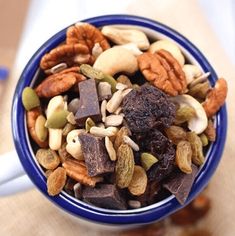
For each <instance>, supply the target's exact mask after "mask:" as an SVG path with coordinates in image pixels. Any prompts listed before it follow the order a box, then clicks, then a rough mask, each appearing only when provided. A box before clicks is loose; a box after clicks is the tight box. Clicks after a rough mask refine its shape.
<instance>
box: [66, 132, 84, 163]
mask: <svg viewBox="0 0 235 236" xmlns="http://www.w3.org/2000/svg"><path fill="white" fill-rule="evenodd" d="M83 132H85V130H84V129H74V130H72V131H70V132H69V133H68V135H67V138H66V141H67V145H66V151H67V152H68V153H69V154H70V155H71V156H72V157H74V158H75V159H77V160H84V157H83V153H82V147H81V143H80V141H79V138H78V135H79V134H81V133H83Z"/></svg>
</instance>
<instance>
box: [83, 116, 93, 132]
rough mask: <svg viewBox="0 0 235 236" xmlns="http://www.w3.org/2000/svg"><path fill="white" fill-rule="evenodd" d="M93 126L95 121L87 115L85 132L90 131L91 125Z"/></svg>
mask: <svg viewBox="0 0 235 236" xmlns="http://www.w3.org/2000/svg"><path fill="white" fill-rule="evenodd" d="M93 126H95V122H94V121H93V120H92V119H91V118H90V117H88V118H87V119H86V122H85V129H86V131H87V132H90V129H91V127H93Z"/></svg>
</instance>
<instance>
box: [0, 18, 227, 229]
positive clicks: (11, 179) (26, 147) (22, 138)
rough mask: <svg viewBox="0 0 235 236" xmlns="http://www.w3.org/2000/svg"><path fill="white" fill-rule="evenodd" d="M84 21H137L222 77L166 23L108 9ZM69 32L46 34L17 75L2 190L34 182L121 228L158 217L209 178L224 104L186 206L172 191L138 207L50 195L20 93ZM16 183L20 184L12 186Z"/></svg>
mask: <svg viewBox="0 0 235 236" xmlns="http://www.w3.org/2000/svg"><path fill="white" fill-rule="evenodd" d="M83 22H88V23H90V24H93V25H94V26H96V27H102V26H105V25H117V26H119V27H123V28H125V27H133V28H137V29H140V30H142V31H143V32H145V33H146V34H147V35H148V36H149V37H150V38H152V39H165V38H166V39H170V40H172V41H174V42H175V43H176V44H177V45H178V46H179V47H180V49H181V51H182V52H183V54H184V56H185V57H186V58H187V60H188V61H189V62H191V63H192V64H195V65H197V66H199V68H201V70H202V71H203V72H208V71H209V72H210V73H211V75H210V76H209V81H210V83H211V84H212V85H214V84H215V82H216V80H217V75H216V72H215V71H214V69H213V68H212V66H211V65H210V63H209V62H208V60H207V59H206V58H205V56H204V55H203V54H202V53H201V52H200V51H199V49H197V47H196V46H194V45H193V44H192V43H191V42H190V41H189V40H188V39H186V38H185V37H184V36H182V35H181V34H179V33H178V32H176V31H175V30H173V29H171V28H169V27H168V26H166V25H164V24H162V23H159V22H156V21H153V20H150V19H147V18H143V17H137V16H131V15H105V16H99V17H94V18H90V19H86V20H84V21H83ZM65 37H66V29H63V30H61V31H60V32H58V33H57V34H55V35H54V36H53V37H51V38H50V39H49V40H47V41H46V42H45V43H44V44H43V45H42V46H41V47H40V48H39V49H38V51H37V52H36V53H35V54H34V55H33V56H32V58H31V59H30V61H29V62H28V64H27V65H26V67H25V69H24V71H23V72H22V74H21V77H20V79H19V81H18V84H17V87H16V89H15V94H14V98H13V104H12V118H11V119H12V131H13V138H14V143H15V149H16V151H14V152H11V153H7V154H5V155H4V156H3V158H2V159H1V162H4V170H1V171H0V172H1V173H0V195H2V196H3V195H9V194H12V193H14V192H16V191H20V190H25V189H27V188H29V187H31V186H32V183H33V185H35V186H36V187H37V188H38V190H40V191H41V193H42V194H43V195H44V196H45V197H46V198H47V199H48V200H50V201H51V202H52V203H53V204H55V205H56V206H58V207H59V208H61V209H62V210H64V211H66V212H67V213H69V215H73V216H75V218H78V219H83V220H85V221H86V222H93V223H96V224H99V225H108V226H118V227H120V226H121V228H124V227H135V226H140V225H142V224H146V223H152V222H155V221H159V220H161V219H163V218H165V217H167V216H168V215H170V214H172V213H174V212H175V211H177V210H178V209H180V208H182V207H184V206H185V205H187V204H188V203H189V202H190V201H192V200H193V199H194V198H195V197H196V196H197V195H198V194H199V193H200V192H201V191H202V190H203V188H204V187H205V186H206V185H207V184H208V182H209V180H210V179H211V177H212V175H213V174H214V172H215V170H216V168H217V166H218V164H219V161H220V159H221V156H222V152H223V149H224V144H225V139H226V129H227V113H226V107H225V105H224V106H223V107H222V108H221V109H220V111H219V112H218V113H217V114H216V116H215V126H216V134H217V139H216V141H215V142H213V143H212V144H211V145H210V147H209V149H208V151H207V154H206V161H205V163H204V164H203V166H202V167H201V168H200V171H199V173H198V175H197V177H196V180H195V182H194V184H193V186H192V189H191V192H190V194H189V197H188V199H187V201H186V203H185V204H184V205H183V206H182V205H180V204H179V203H178V201H177V200H176V198H175V197H174V196H173V195H171V196H169V197H167V198H166V199H164V200H162V201H160V202H157V203H155V204H152V205H149V206H147V207H143V208H139V209H133V210H111V209H103V208H98V207H95V206H91V205H89V204H87V203H85V202H82V201H80V200H78V199H75V198H73V197H72V196H70V195H68V194H67V193H66V192H65V191H62V192H61V193H60V194H59V195H58V196H55V197H50V196H48V194H47V186H46V177H45V174H44V172H43V170H42V169H41V167H40V166H39V165H38V163H37V161H36V158H35V154H34V152H33V150H32V147H31V144H30V141H29V135H28V132H27V127H26V117H25V110H24V107H23V105H22V101H21V95H22V91H23V89H24V87H26V86H31V87H32V86H34V83H35V81H36V80H37V76H38V73H39V70H40V69H39V63H40V59H41V58H42V56H43V55H44V54H45V53H46V52H48V51H50V50H51V49H53V48H55V47H56V46H57V45H59V44H60V43H61V42H63V41H64V40H65ZM0 166H2V165H0ZM22 167H23V168H22ZM12 186H17V187H14V188H13V187H12Z"/></svg>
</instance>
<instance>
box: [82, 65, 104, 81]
mask: <svg viewBox="0 0 235 236" xmlns="http://www.w3.org/2000/svg"><path fill="white" fill-rule="evenodd" d="M80 72H81V73H82V74H84V75H85V76H87V77H89V78H91V79H98V80H101V79H103V78H104V73H103V72H102V71H100V70H97V69H95V68H93V67H92V66H90V65H88V64H83V65H81V66H80Z"/></svg>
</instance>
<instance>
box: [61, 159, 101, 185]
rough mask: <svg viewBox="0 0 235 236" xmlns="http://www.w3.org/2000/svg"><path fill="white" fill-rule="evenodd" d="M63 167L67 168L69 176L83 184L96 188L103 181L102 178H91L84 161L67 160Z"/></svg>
mask: <svg viewBox="0 0 235 236" xmlns="http://www.w3.org/2000/svg"><path fill="white" fill-rule="evenodd" d="M62 166H63V167H64V168H65V170H66V173H67V175H68V176H69V177H70V178H72V179H74V180H76V181H78V182H79V183H81V184H84V185H88V186H92V187H94V186H95V185H96V183H97V182H101V181H103V178H102V177H99V176H97V177H90V176H89V175H88V172H87V168H86V166H85V163H84V162H83V161H77V160H71V159H68V160H66V161H65V162H64V163H63V164H62Z"/></svg>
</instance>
